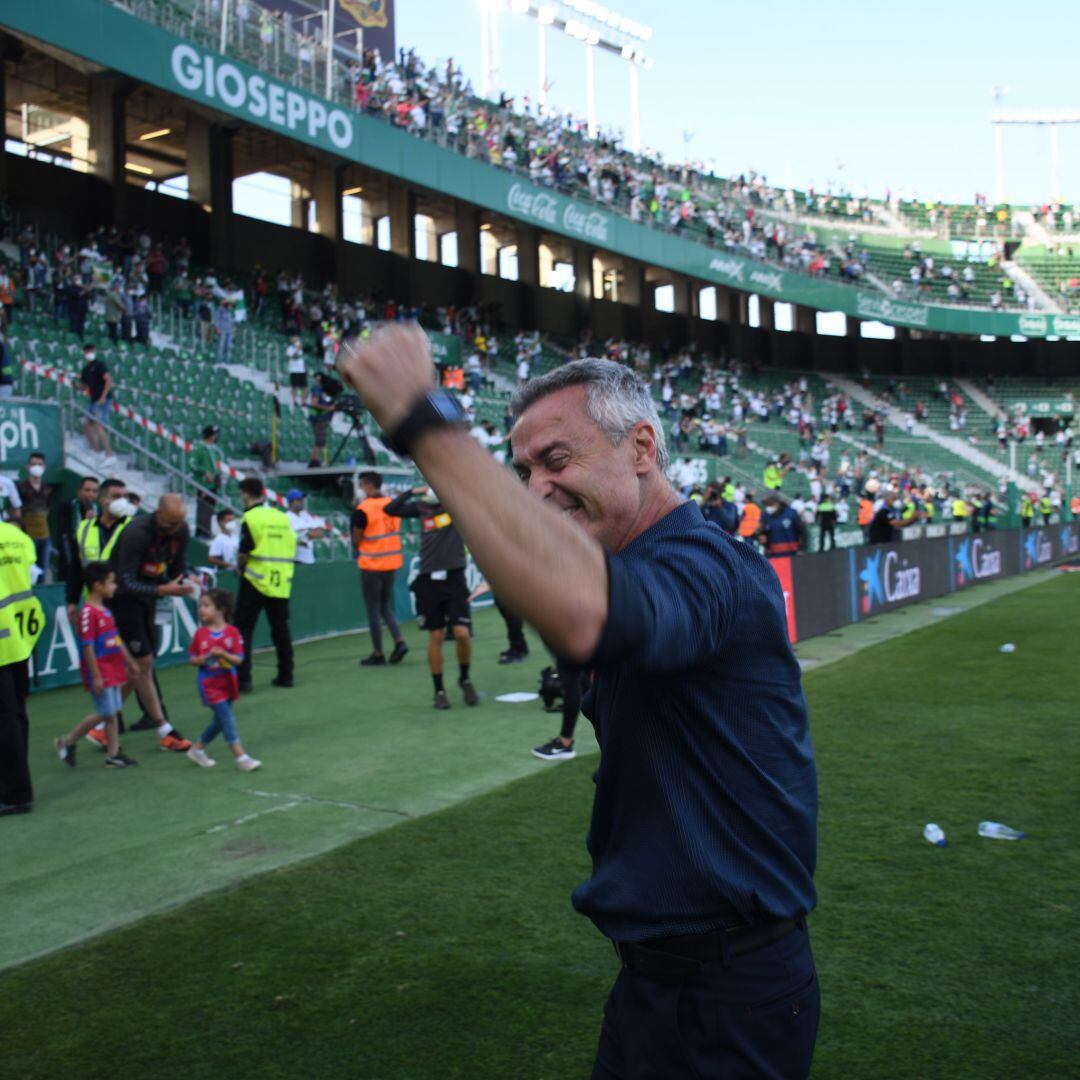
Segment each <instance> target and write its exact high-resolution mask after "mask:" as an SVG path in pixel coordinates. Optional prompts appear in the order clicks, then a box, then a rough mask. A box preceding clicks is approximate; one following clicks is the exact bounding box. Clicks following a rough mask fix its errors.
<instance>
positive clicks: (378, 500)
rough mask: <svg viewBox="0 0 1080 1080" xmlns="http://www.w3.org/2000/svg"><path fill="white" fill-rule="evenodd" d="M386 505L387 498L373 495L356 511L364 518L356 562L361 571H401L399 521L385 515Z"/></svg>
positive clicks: (399, 519)
mask: <svg viewBox="0 0 1080 1080" xmlns="http://www.w3.org/2000/svg"><path fill="white" fill-rule="evenodd" d="M389 502H390V498H389V496H387V495H373V496H371V497H370V498H367V499H365V500H364V501H363V502H362V503H360V504H359V505H358V506H357V508H356V509H357V510H359V511H360V512H361V513H363V514H364V516H365V517H366V518H367V524H366V525H365V526H364V535H363V536H361V537H360V557H359V558H358V559H357V560H356V565H357V566H359V567H360V569H361V570H400V569H401V566H402V562H403V560H402V556H401V518H396V517H391V516H390V515H389V514H387V513H386V505H387V503H389Z"/></svg>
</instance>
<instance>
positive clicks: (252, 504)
mask: <svg viewBox="0 0 1080 1080" xmlns="http://www.w3.org/2000/svg"><path fill="white" fill-rule="evenodd" d="M240 501H241V502H242V503H243V505H244V518H243V522H242V524H241V526H240V553H239V555H238V556H237V559H238V562H239V568H240V591H239V593H238V594H237V598H236V628H237V630H239V631H240V633H241V634H243V636H244V660H243V663H241V665H240V667H239V668H238V669H237V676H238V678H239V681H240V692H241V693H242V694H250V693H251V690H252V685H251V650H252V645H253V639H254V637H255V624H256V623H257V622H258V621H259V613H260V612H261V611H265V612H266V617H267V619H269V620H270V636H271V638H272V639H273V642H274V649H275V650H276V651H277V675H276V676H275V678H274V679H273V680H272V682H273V685H274V686H281V687H289V686H292V684H293V646H292V636H291V635H290V633H289V597H290V596H291V595H292V580H293V571H294V569H295V567H296V533H294V532H293V531H292V529H291V528H290V526H289V519H288V517H287V516H286V515H285V514H284V513H283V512H282V511H281V510H278V509H276V508H275V507H272V506H266V505H265V502H266V489H265V488H264V487H263V482H262V481H261V480H260V479H259V478H258V477H257V476H249V477H247V478H246V479H244V480H241V481H240Z"/></svg>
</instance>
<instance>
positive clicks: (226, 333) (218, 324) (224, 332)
mask: <svg viewBox="0 0 1080 1080" xmlns="http://www.w3.org/2000/svg"><path fill="white" fill-rule="evenodd" d="M213 323H214V334H215V335H216V337H217V349H216V352H215V356H214V360H215V363H218V364H228V363H230V362H231V361H232V347H233V326H234V319H233V302H232V300H222V301H221V302H220V303H219V304H218V305H217V307H216V308H215V309H214V320H213Z"/></svg>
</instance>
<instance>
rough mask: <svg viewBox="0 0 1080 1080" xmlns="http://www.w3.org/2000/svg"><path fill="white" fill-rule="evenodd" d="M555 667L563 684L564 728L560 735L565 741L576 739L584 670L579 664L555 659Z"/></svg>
mask: <svg viewBox="0 0 1080 1080" xmlns="http://www.w3.org/2000/svg"><path fill="white" fill-rule="evenodd" d="M555 667H556V670H557V671H558V672H559V681H560V682H561V683H562V694H563V697H562V728H561V729H560V730H559V734H560V735H561V736H562V737H563V738H564V739H572V738H573V737H574V728H575V727H576V726H577V718H578V713H579V712H580V711H581V677H582V674H583V670H582V668H579V667H578V666H577V664H571V663H570V661H569V660H561V659H559V658H558V657H556V658H555Z"/></svg>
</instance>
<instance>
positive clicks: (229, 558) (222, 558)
mask: <svg viewBox="0 0 1080 1080" xmlns="http://www.w3.org/2000/svg"><path fill="white" fill-rule="evenodd" d="M217 523H218V534H217V536H215V537H214V539H213V540H212V541H211V542H210V551H209V553H208V554H207V560H208V561H209V563H210V565H211V566H212V567H214V569H215V570H231V571H234V572H235V570H236V556H237V554H238V552H239V550H240V522H239V521H237V519H236V514H235V513H234V512H233V511H232V510H229V509H228V508H227V507H226V508H225V509H224V510H219V511H218V512H217Z"/></svg>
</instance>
